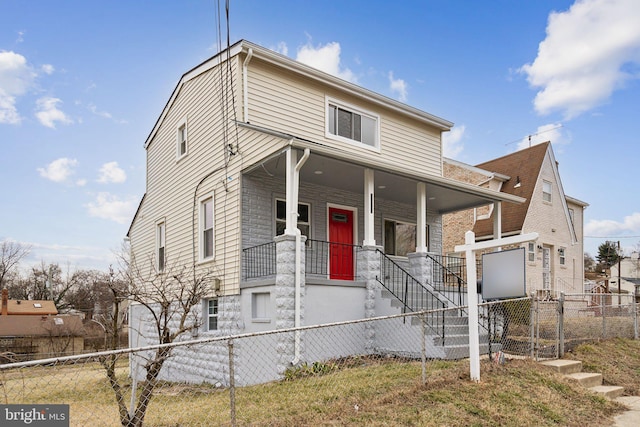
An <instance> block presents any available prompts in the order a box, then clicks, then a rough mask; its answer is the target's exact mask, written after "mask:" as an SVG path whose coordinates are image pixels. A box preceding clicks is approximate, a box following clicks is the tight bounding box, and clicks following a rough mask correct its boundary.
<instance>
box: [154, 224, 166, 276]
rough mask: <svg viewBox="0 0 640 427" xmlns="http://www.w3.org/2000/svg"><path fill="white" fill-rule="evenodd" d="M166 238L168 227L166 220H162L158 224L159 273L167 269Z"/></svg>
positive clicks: (157, 252) (157, 265)
mask: <svg viewBox="0 0 640 427" xmlns="http://www.w3.org/2000/svg"><path fill="white" fill-rule="evenodd" d="M165 236H166V225H165V222H164V220H161V221H159V222H157V223H156V256H157V259H156V262H157V264H156V267H157V268H158V271H163V270H164V267H165V259H166V258H165V251H164V248H165Z"/></svg>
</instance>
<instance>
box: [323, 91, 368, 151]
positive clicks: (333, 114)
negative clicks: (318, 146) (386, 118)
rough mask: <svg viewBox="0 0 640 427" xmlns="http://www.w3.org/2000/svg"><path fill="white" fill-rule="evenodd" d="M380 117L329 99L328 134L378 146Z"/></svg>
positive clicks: (331, 136) (332, 136) (349, 140)
mask: <svg viewBox="0 0 640 427" xmlns="http://www.w3.org/2000/svg"><path fill="white" fill-rule="evenodd" d="M378 122H379V118H378V117H377V116H376V115H374V114H371V113H367V112H364V111H362V110H358V109H357V108H355V107H352V106H348V105H345V104H340V103H338V102H335V101H333V100H327V136H328V137H330V138H337V139H346V140H348V142H357V143H360V144H363V145H365V146H367V147H370V148H378V139H379V138H378Z"/></svg>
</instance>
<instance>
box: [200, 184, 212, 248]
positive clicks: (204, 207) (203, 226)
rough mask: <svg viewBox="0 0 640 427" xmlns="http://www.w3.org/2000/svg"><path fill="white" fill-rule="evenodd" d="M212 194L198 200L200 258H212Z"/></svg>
mask: <svg viewBox="0 0 640 427" xmlns="http://www.w3.org/2000/svg"><path fill="white" fill-rule="evenodd" d="M213 226H214V221H213V196H209V197H206V198H203V199H201V200H200V259H201V260H206V259H210V258H213V255H214V236H213Z"/></svg>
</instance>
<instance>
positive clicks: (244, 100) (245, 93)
mask: <svg viewBox="0 0 640 427" xmlns="http://www.w3.org/2000/svg"><path fill="white" fill-rule="evenodd" d="M251 57H253V49H252V48H249V50H248V51H247V57H246V58H245V59H244V62H243V63H242V107H243V110H244V121H245V123H249V93H248V90H249V82H248V78H247V69H248V65H249V61H251Z"/></svg>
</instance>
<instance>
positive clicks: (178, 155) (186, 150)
mask: <svg viewBox="0 0 640 427" xmlns="http://www.w3.org/2000/svg"><path fill="white" fill-rule="evenodd" d="M183 127H184V129H185V133H186V135H187V139H186V141H185V147H184V153H180V144H181V143H182V141H181V140H180V137H181V134H180V129H182V128H183ZM187 154H189V127H188V126H187V118H186V117H183V118H182V119H181V120H180V121H179V122H178V125H177V126H176V161H179V160H180V159H182V158H183V157H185V156H186V155H187Z"/></svg>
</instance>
